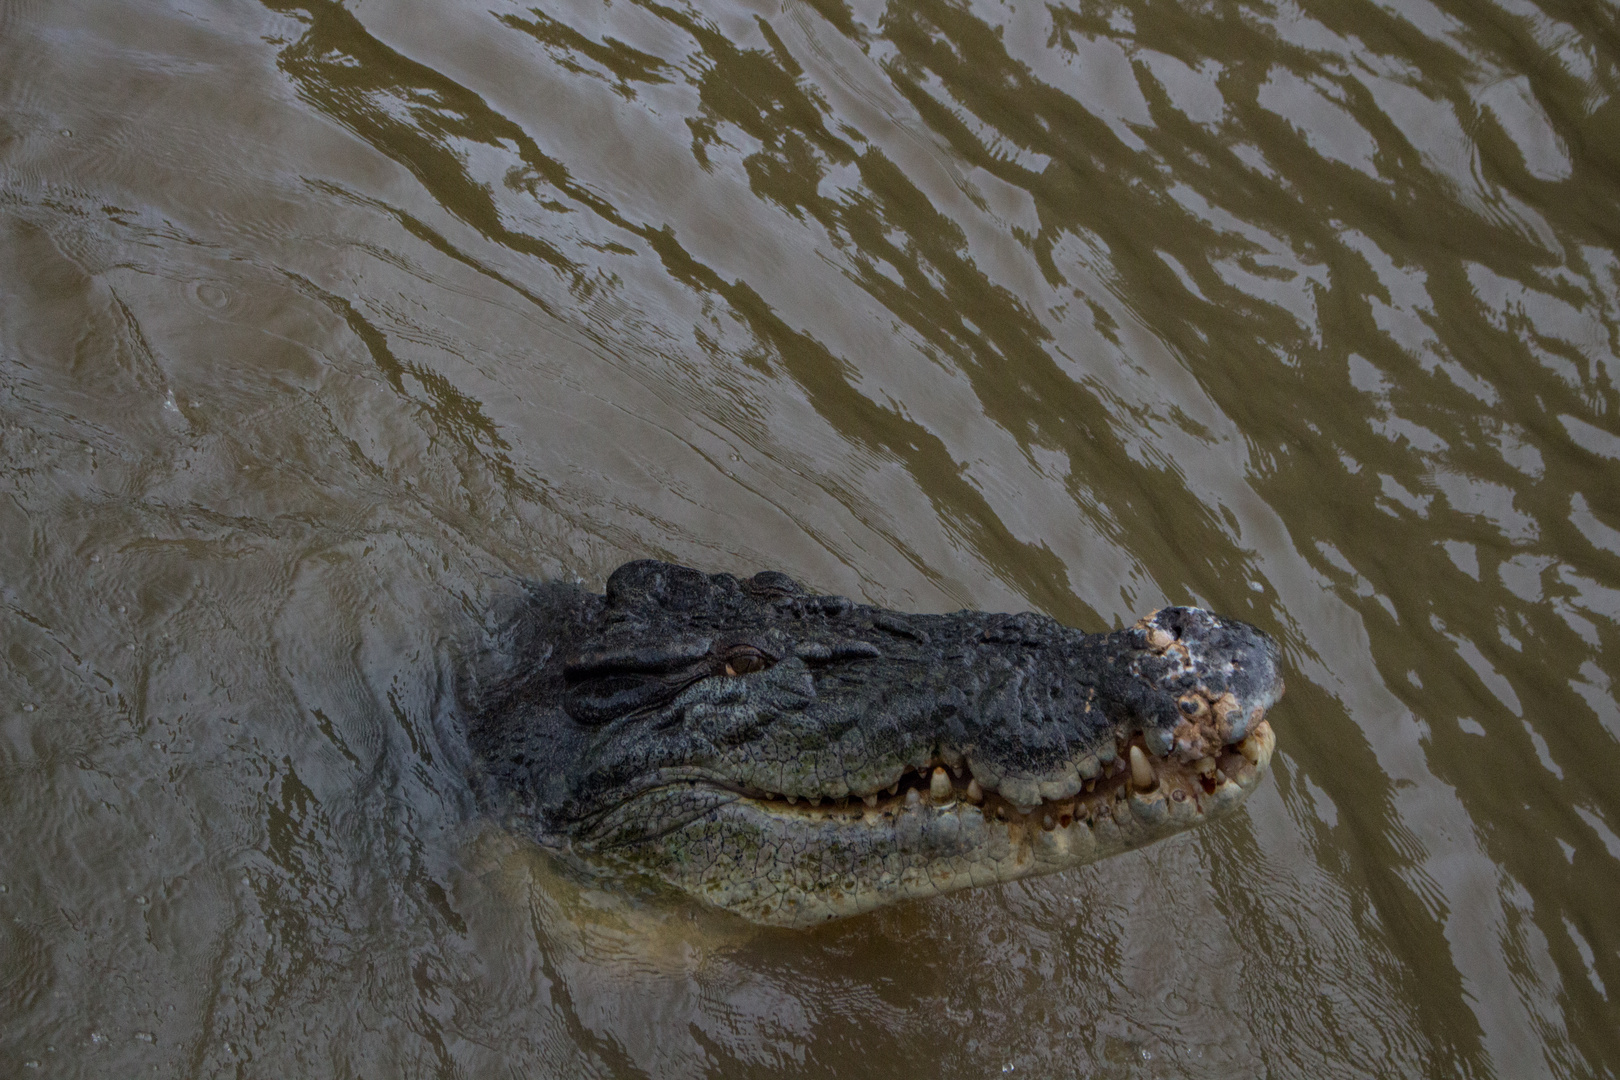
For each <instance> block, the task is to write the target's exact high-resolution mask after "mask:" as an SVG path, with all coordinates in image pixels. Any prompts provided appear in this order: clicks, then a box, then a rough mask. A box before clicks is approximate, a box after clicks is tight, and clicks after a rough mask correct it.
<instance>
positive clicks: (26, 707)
mask: <svg viewBox="0 0 1620 1080" xmlns="http://www.w3.org/2000/svg"><path fill="white" fill-rule="evenodd" d="M33 711H34V703H33V702H32V701H30V702H26V703H25V704H24V705H23V712H33Z"/></svg>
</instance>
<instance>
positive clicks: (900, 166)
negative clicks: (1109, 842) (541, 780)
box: [0, 0, 1620, 1076]
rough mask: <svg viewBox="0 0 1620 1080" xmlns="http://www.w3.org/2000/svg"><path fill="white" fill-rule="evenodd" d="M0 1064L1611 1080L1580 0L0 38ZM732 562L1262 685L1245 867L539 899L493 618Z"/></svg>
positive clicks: (1595, 83) (1605, 276)
mask: <svg viewBox="0 0 1620 1080" xmlns="http://www.w3.org/2000/svg"><path fill="white" fill-rule="evenodd" d="M0 50H3V52H0V86H3V88H4V89H3V91H0V93H3V95H4V101H5V102H6V108H5V109H4V110H0V176H3V177H4V187H3V188H0V230H3V235H4V240H3V242H0V357H3V360H0V460H3V461H4V468H3V470H0V483H3V484H4V487H5V491H6V498H5V499H3V500H0V611H3V614H0V621H3V625H4V627H5V629H4V642H5V645H6V652H5V659H4V666H3V669H0V670H3V672H4V674H3V679H4V691H3V696H4V700H5V702H6V705H5V708H4V710H3V711H0V776H3V777H4V781H3V783H0V800H3V805H4V807H5V813H6V815H7V817H6V819H5V820H6V821H7V823H8V825H9V826H10V827H9V828H8V829H7V830H5V839H4V840H0V851H3V852H4V854H3V856H0V884H3V885H4V886H5V887H6V892H5V893H3V894H0V911H3V912H4V914H5V915H7V916H8V918H6V919H0V926H3V927H5V929H4V930H3V931H0V958H3V963H0V1008H3V1009H4V1010H5V1012H6V1014H7V1015H8V1016H12V1017H17V1018H20V1019H18V1020H16V1021H14V1022H13V1023H12V1024H9V1025H7V1030H5V1031H4V1032H3V1033H0V1063H3V1064H4V1066H5V1068H6V1070H7V1071H8V1072H18V1071H20V1070H21V1069H22V1068H23V1067H24V1066H26V1065H28V1064H29V1063H34V1064H35V1065H36V1066H37V1067H38V1068H39V1069H40V1070H41V1071H42V1074H43V1073H44V1072H48V1071H54V1072H57V1073H69V1074H83V1075H106V1074H108V1073H109V1072H116V1071H123V1072H133V1071H136V1070H151V1069H155V1070H156V1071H157V1072H159V1073H162V1074H173V1075H210V1076H211V1075H216V1074H219V1073H229V1072H236V1073H239V1074H241V1075H259V1074H261V1073H262V1074H269V1073H275V1072H297V1073H305V1072H310V1071H316V1072H322V1071H330V1072H333V1073H342V1072H357V1073H358V1072H366V1073H372V1072H378V1071H381V1072H384V1073H397V1074H401V1075H430V1074H431V1075H439V1074H449V1073H454V1072H457V1071H460V1072H463V1073H465V1074H467V1075H492V1074H502V1073H506V1072H511V1071H513V1070H515V1071H518V1072H536V1073H570V1074H571V1073H574V1072H583V1071H589V1072H592V1073H596V1074H602V1075H641V1074H645V1075H656V1076H663V1075H688V1074H697V1073H708V1072H715V1071H720V1072H724V1073H726V1075H738V1074H743V1075H746V1074H751V1073H760V1074H764V1073H767V1072H769V1073H770V1074H772V1075H780V1074H782V1073H784V1072H790V1073H791V1072H797V1073H803V1074H807V1075H824V1074H826V1073H827V1072H829V1071H831V1070H835V1069H836V1070H839V1071H847V1072H852V1073H856V1074H864V1073H866V1072H872V1071H877V1070H879V1069H881V1070H883V1071H897V1070H898V1071H904V1072H907V1073H910V1072H915V1071H922V1070H925V1069H926V1070H930V1071H932V1072H934V1073H938V1074H940V1075H979V1074H983V1073H987V1072H990V1073H994V1072H999V1071H1002V1070H1004V1069H1008V1068H1011V1069H1012V1070H1013V1071H1015V1072H1027V1073H1033V1074H1036V1075H1043V1076H1044V1075H1067V1074H1069V1073H1073V1074H1076V1075H1119V1076H1124V1075H1200V1076H1203V1075H1210V1076H1252V1075H1256V1074H1258V1073H1260V1072H1272V1073H1278V1074H1287V1075H1293V1074H1299V1075H1316V1074H1324V1073H1329V1072H1332V1073H1334V1074H1338V1073H1349V1074H1355V1075H1363V1074H1366V1075H1401V1076H1407V1075H1459V1074H1464V1075H1481V1076H1483V1075H1501V1076H1530V1075H1545V1074H1553V1075H1572V1076H1574V1075H1604V1074H1608V1073H1612V1072H1613V1071H1615V1069H1616V1068H1617V1067H1620V1039H1617V1037H1616V1034H1615V1032H1616V1031H1620V1010H1617V1006H1616V1004H1615V1001H1614V999H1613V997H1612V994H1613V992H1614V988H1615V987H1620V924H1617V923H1616V922H1615V920H1614V918H1613V917H1612V915H1611V913H1610V912H1611V909H1612V907H1613V902H1612V898H1613V896H1614V895H1615V893H1616V890H1617V888H1620V839H1617V835H1620V804H1617V802H1616V800H1615V798H1614V796H1613V793H1612V787H1613V785H1612V784H1611V783H1609V782H1608V780H1609V778H1610V777H1611V776H1613V775H1615V774H1616V771H1617V769H1620V746H1617V741H1620V704H1617V700H1620V699H1617V695H1616V692H1615V688H1614V685H1613V679H1612V671H1613V669H1614V663H1613V660H1612V655H1613V653H1614V651H1615V649H1616V647H1617V642H1616V624H1617V622H1620V562H1617V560H1620V501H1617V499H1616V494H1615V493H1616V492H1617V491H1620V485H1617V484H1616V483H1615V479H1616V476H1617V475H1620V474H1617V472H1616V468H1617V463H1620V433H1617V432H1620V428H1617V426H1616V421H1615V415H1616V412H1615V410H1616V406H1617V405H1620V395H1617V392H1616V377H1617V367H1620V362H1617V357H1620V329H1617V328H1620V255H1617V254H1616V250H1617V236H1616V229H1615V226H1614V222H1616V221H1617V220H1620V216H1617V209H1620V207H1617V200H1616V187H1617V181H1616V178H1617V177H1620V141H1617V139H1616V137H1615V132H1616V120H1617V118H1620V112H1617V110H1620V104H1617V98H1616V96H1615V95H1616V91H1617V89H1620V86H1617V82H1620V80H1617V71H1620V68H1617V62H1620V55H1617V53H1616V48H1615V36H1614V27H1613V20H1612V18H1611V17H1610V15H1609V13H1608V12H1606V11H1605V10H1604V9H1603V8H1602V7H1601V6H1600V5H1588V6H1581V5H1570V4H1551V3H1549V4H1544V5H1539V6H1538V5H1533V4H1530V3H1528V2H1526V3H1503V4H1500V5H1490V6H1486V7H1479V6H1465V5H1457V4H1448V3H1426V2H1421V0H1402V2H1399V3H1359V4H1317V3H1307V4H1294V3H1283V4H1273V5H1231V6H1215V7H1209V8H1203V9H1194V10H1189V9H1187V8H1186V7H1184V6H1173V5H1164V4H1156V3H1149V2H1142V3H1111V4H1106V5H1104V4H1091V3H1082V4H1069V5H1055V6H1054V5H1046V6H1033V5H1002V4H989V3H984V4H944V3H901V2H898V0H897V2H892V3H888V4H883V5H871V4H844V3H842V2H840V0H817V2H807V0H788V2H787V3H785V4H782V5H780V6H776V5H769V4H761V5H749V4H737V5H733V6H731V7H714V6H713V5H709V6H705V7H702V8H698V7H690V6H679V5H675V6H667V5H664V4H659V3H654V2H650V0H643V2H640V3H615V4H603V3H598V2H595V0H581V2H578V3H571V4H568V5H564V6H551V7H546V8H534V7H531V6H527V5H524V4H518V3H506V4H498V5H497V6H496V7H495V8H493V9H489V8H479V7H469V6H466V5H441V6H439V7H437V8H424V7H422V6H421V5H408V4H399V3H392V2H387V3H376V2H368V3H366V4H364V5H347V6H345V5H341V4H338V3H334V2H323V0H263V2H262V3H261V4H260V5H258V6H249V5H246V4H240V5H235V6H219V5H212V6H207V7H197V6H195V5H190V4H188V3H185V2H182V0H169V2H160V0H150V2H146V3H142V4H137V5H134V6H131V5H128V4H123V5H118V6H117V7H116V9H115V8H114V7H113V6H112V5H97V4H96V3H94V2H92V0H84V2H82V3H75V4H71V5H51V6H49V7H45V6H27V7H13V8H7V9H6V10H5V11H4V12H0ZM649 554H650V555H658V556H664V557H670V558H675V559H679V560H682V561H686V562H690V563H693V564H695V565H700V566H703V567H706V568H710V569H731V570H737V571H744V572H746V571H751V570H754V569H759V568H762V567H766V566H770V567H777V568H781V569H784V570H788V571H790V572H792V573H794V574H795V575H797V576H799V577H801V578H803V579H805V580H807V581H810V582H814V583H816V584H817V585H819V586H821V587H823V588H826V589H828V590H831V591H842V592H846V593H850V594H853V595H857V596H861V597H863V598H865V599H869V600H872V601H874V602H879V603H886V604H891V605H896V606H905V607H920V608H929V609H936V610H939V609H946V608H950V607H954V606H960V605H972V606H980V607H989V608H1001V609H1021V608H1026V607H1033V608H1037V609H1040V610H1044V611H1048V612H1050V613H1052V614H1053V615H1056V616H1057V617H1059V618H1062V619H1064V620H1066V621H1070V622H1074V623H1078V624H1081V625H1086V626H1090V627H1096V626H1102V625H1109V624H1118V623H1120V622H1122V621H1129V620H1131V619H1134V618H1135V616H1136V615H1137V614H1139V613H1141V612H1143V611H1145V610H1148V609H1150V608H1152V607H1155V606H1157V605H1159V604H1161V603H1163V602H1165V601H1176V602H1196V603H1202V604H1207V605H1209V606H1212V607H1215V608H1217V609H1220V610H1223V611H1227V612H1230V613H1232V614H1236V615H1240V616H1242V617H1245V618H1248V619H1251V620H1253V621H1255V622H1257V623H1259V624H1260V625H1262V626H1264V627H1266V628H1267V629H1268V630H1271V631H1272V632H1274V633H1276V634H1277V635H1278V636H1279V637H1280V638H1281V639H1282V640H1283V641H1284V642H1285V645H1286V648H1287V650H1288V661H1289V664H1290V666H1291V667H1292V668H1293V669H1294V672H1295V674H1294V675H1292V676H1291V677H1290V695H1289V698H1288V700H1287V701H1286V702H1285V703H1284V705H1283V706H1282V709H1281V711H1280V712H1279V714H1278V716H1277V722H1278V727H1279V733H1280V736H1281V742H1280V750H1281V757H1280V760H1279V761H1278V764H1277V768H1276V783H1275V784H1274V785H1272V786H1269V787H1267V788H1266V789H1265V790H1264V791H1263V792H1262V793H1261V794H1260V795H1259V796H1257V797H1256V798H1255V799H1254V800H1252V802H1251V804H1250V809H1249V811H1248V813H1247V816H1246V817H1245V818H1244V819H1243V820H1241V821H1239V822H1237V823H1235V824H1232V825H1230V826H1229V827H1224V828H1221V829H1218V830H1211V831H1210V832H1208V833H1207V834H1204V835H1196V836H1188V837H1185V838H1183V839H1181V840H1178V841H1174V842H1170V843H1166V844H1162V845H1160V846H1159V847H1157V848H1154V849H1151V850H1149V851H1147V852H1144V853H1140V854H1137V855H1133V856H1129V857H1126V858H1122V859H1119V860H1115V861H1114V862H1113V863H1110V864H1105V865H1102V866H1099V867H1096V868H1095V869H1093V870H1091V871H1089V872H1085V873H1079V874H1071V875H1064V876H1061V877H1059V878H1057V879H1041V880H1037V881H1034V882H1029V883H1025V884H1019V885H1014V886H1010V887H1007V888H1004V889H999V890H993V891H986V892H978V893H967V894H959V895H957V896H955V897H951V898H947V899H946V900H944V901H941V902H938V903H933V904H927V905H914V906H908V907H902V908H898V909H894V910H892V911H886V912H879V913H875V914H873V915H872V916H869V917H863V918H860V919H856V920H852V921H850V922H847V923H844V924H839V925H835V926H831V927H827V928H824V929H823V930H820V931H817V932H815V933H812V934H808V935H793V934H782V933H758V932H746V931H744V930H742V929H741V928H738V927H736V926H735V925H732V924H730V923H728V922H726V921H725V920H718V921H717V919H716V917H714V916H709V915H706V914H704V913H701V912H694V911H690V910H686V909H682V908H679V907H675V908H671V907H669V906H668V905H666V904H663V903H662V902H658V901H652V900H647V899H645V898H634V897H632V898H628V899H626V898H623V897H615V896H612V895H609V894H602V893H599V892H593V891H592V890H591V889H590V888H589V887H588V886H582V885H581V884H580V883H577V882H569V881H566V880H559V879H557V877H556V876H555V871H554V869H552V868H548V867H546V866H545V865H544V864H543V863H539V862H537V861H536V856H535V855H534V853H533V852H527V851H524V850H522V849H518V848H512V847H511V846H510V845H504V846H503V842H502V841H501V840H500V838H499V834H498V833H497V832H494V831H493V830H491V829H490V828H489V827H488V825H487V823H479V822H477V821H476V820H475V819H472V815H471V812H470V807H469V804H468V800H467V797H466V792H465V789H464V786H463V785H462V783H461V780H460V771H459V770H460V766H461V761H460V758H459V750H458V745H457V741H456V739H455V737H454V727H455V718H454V716H453V715H452V712H451V709H450V706H449V703H448V697H447V694H446V689H445V688H446V684H447V679H448V672H449V671H450V670H451V669H452V667H453V665H454V663H455V652H456V648H457V644H458V642H460V641H462V640H465V638H466V632H467V628H468V627H469V626H470V625H471V623H472V622H473V621H474V620H476V619H478V618H479V617H481V614H482V612H483V611H484V610H485V608H486V607H487V605H488V603H489V601H490V598H491V597H492V596H494V595H496V594H497V593H498V592H499V591H500V590H501V588H503V587H504V585H505V583H506V582H507V581H508V580H510V578H511V577H513V576H545V575H564V576H576V575H577V576H581V577H584V578H585V579H587V580H589V581H591V582H593V583H600V581H601V580H602V578H603V576H604V575H605V573H606V571H607V570H609V569H611V568H612V566H614V565H616V563H617V562H618V561H620V560H621V559H624V558H628V557H633V556H639V555H649Z"/></svg>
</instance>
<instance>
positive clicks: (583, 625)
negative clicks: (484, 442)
mask: <svg viewBox="0 0 1620 1080" xmlns="http://www.w3.org/2000/svg"><path fill="white" fill-rule="evenodd" d="M1282 686H1283V684H1282V680H1281V678H1280V676H1279V674H1278V652H1277V646H1276V644H1275V642H1273V641H1272V640H1271V638H1269V637H1267V636H1266V635H1265V634H1264V633H1262V632H1261V631H1259V630H1257V629H1255V628H1254V627H1252V626H1249V625H1247V624H1245V623H1241V622H1236V621H1233V620H1228V619H1223V618H1220V617H1219V616H1216V615H1212V614H1210V613H1209V612H1205V611H1202V610H1199V609H1197V608H1164V609H1162V610H1160V611H1158V612H1155V613H1154V614H1152V615H1150V616H1148V617H1146V618H1144V619H1143V620H1141V621H1140V622H1138V623H1137V624H1136V625H1135V626H1133V627H1131V628H1129V629H1127V630H1121V631H1117V632H1115V633H1110V634H1087V633H1083V632H1081V631H1079V630H1074V629H1071V628H1068V627H1065V626H1062V625H1060V624H1059V623H1057V622H1056V621H1054V620H1052V619H1050V618H1047V617H1046V616H1042V615H1034V614H1028V613H1025V614H1021V615H997V614H987V613H983V612H975V611H962V612H957V613H955V614H951V615H912V614H904V613H900V612H895V611H887V610H884V609H881V608H874V607H869V606H866V605H861V604H855V603H852V602H851V601H849V600H847V599H845V598H843V597H838V596H816V595H812V594H810V593H808V592H807V591H805V590H804V589H803V588H802V587H801V586H800V585H799V584H798V583H796V582H794V581H793V580H792V579H791V578H788V577H787V576H785V575H783V574H779V573H774V572H765V573H761V574H756V575H754V576H753V577H752V578H747V579H738V578H735V577H733V576H731V575H729V574H715V575H709V574H704V573H701V572H699V571H696V570H691V569H688V568H686V567H681V566H675V565H672V564H669V563H660V562H652V561H641V562H632V563H626V564H625V565H624V566H621V567H620V568H619V569H618V570H617V571H615V572H614V573H613V575H612V577H610V578H609V579H608V583H607V595H606V596H605V597H604V596H597V595H595V594H593V593H590V592H588V591H586V590H584V589H582V588H579V587H577V586H573V585H565V584H549V585H537V586H534V587H532V588H531V589H530V590H529V591H528V592H527V594H526V595H525V596H524V597H523V598H522V599H521V600H520V601H519V602H518V603H516V604H515V605H514V606H513V608H512V610H511V611H510V612H509V613H508V614H507V615H506V616H505V617H504V618H503V619H502V620H501V621H500V624H499V626H498V627H497V628H496V629H495V630H494V631H492V633H491V635H490V637H489V640H488V641H487V642H486V643H485V647H484V649H483V651H482V652H481V654H480V655H479V657H478V658H477V660H476V661H475V662H474V663H473V664H472V665H470V666H469V668H468V671H467V673H466V676H465V678H464V680H463V684H462V686H461V694H460V696H461V700H462V705H463V709H464V712H465V716H466V718H467V729H468V735H469V740H470V744H471V748H472V750H473V754H474V758H475V762H476V764H475V775H476V781H477V786H478V789H479V793H480V798H481V800H482V802H483V803H484V805H485V807H486V808H487V809H490V810H491V811H493V812H495V813H497V814H498V815H499V816H501V817H502V818H503V819H504V820H505V821H506V822H507V824H508V826H509V827H512V828H515V829H517V830H518V831H521V832H524V833H527V834H528V835H530V836H532V837H533V838H534V839H535V840H537V841H538V842H539V843H541V844H543V845H545V846H547V847H549V848H551V849H553V850H555V851H558V852H560V853H562V854H564V855H565V856H566V857H568V858H570V859H572V860H574V861H576V862H579V863H581V864H582V865H584V866H587V867H589V868H592V869H595V870H600V871H606V872H611V873H637V874H648V875H652V876H654V877H657V878H660V879H662V880H664V881H666V882H668V883H670V884H672V885H674V886H676V887H678V888H680V889H683V890H685V891H687V892H689V893H691V894H693V895H694V896H697V897H698V898H700V899H702V900H705V901H707V902H709V903H712V904H715V905H717V906H720V907H723V908H727V909H729V910H732V911H736V912H737V913H739V914H741V915H743V916H745V917H747V918H750V919H752V920H754V921H757V922H763V923H771V924H776V925H789V926H802V925H809V924H812V923H815V922H820V921H823V920H825V919H828V918H835V917H838V916H841V915H848V914H854V913H856V912H859V911H864V910H868V909H870V908H872V907H876V906H878V905H880V904H884V903H889V902H892V901H896V900H900V899H905V898H907V897H916V896H929V895H936V894H939V893H943V892H949V891H952V890H954V889H958V888H963V887H966V886H969V885H974V884H989V883H993V882H997V881H1007V880H1012V879H1013V878H1017V877H1022V876H1026V875H1028V874H1035V873H1045V872H1050V871H1053V870H1059V869H1063V868H1065V867H1068V866H1074V865H1080V864H1082V863H1086V862H1091V861H1094V860H1095V859H1098V858H1102V857H1105V856H1107V855H1111V854H1115V853H1117V852H1119V851H1124V850H1129V849H1130V848H1134V847H1139V846H1141V845H1143V844H1146V843H1151V842H1153V841H1154V840H1158V839H1161V838H1162V837H1164V836H1168V835H1171V834H1173V833H1175V832H1179V831H1182V830H1184V829H1186V828H1190V827H1192V826H1194V825H1197V824H1200V823H1202V822H1204V821H1206V820H1210V819H1213V818H1215V817H1219V816H1222V815H1224V814H1227V813H1229V812H1231V811H1232V810H1233V809H1234V808H1235V807H1236V806H1237V805H1238V804H1239V803H1240V802H1241V801H1242V799H1243V798H1244V797H1245V796H1246V795H1247V794H1248V792H1249V791H1252V790H1253V789H1254V787H1255V786H1257V785H1258V783H1259V781H1260V779H1261V777H1262V776H1263V774H1264V772H1265V769H1266V767H1267V765H1268V763H1269V761H1270V757H1271V752H1272V747H1273V745H1274V739H1273V736H1272V734H1271V731H1270V725H1269V724H1267V723H1266V722H1265V720H1264V716H1265V711H1266V710H1267V709H1269V708H1270V707H1271V706H1272V705H1273V704H1274V703H1275V702H1276V701H1277V699H1278V698H1279V697H1280V696H1281V695H1282Z"/></svg>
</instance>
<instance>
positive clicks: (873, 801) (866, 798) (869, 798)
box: [861, 791, 877, 806]
mask: <svg viewBox="0 0 1620 1080" xmlns="http://www.w3.org/2000/svg"><path fill="white" fill-rule="evenodd" d="M861 802H863V803H865V804H866V805H867V806H876V805H877V792H875V791H874V792H872V794H870V795H862V796H861Z"/></svg>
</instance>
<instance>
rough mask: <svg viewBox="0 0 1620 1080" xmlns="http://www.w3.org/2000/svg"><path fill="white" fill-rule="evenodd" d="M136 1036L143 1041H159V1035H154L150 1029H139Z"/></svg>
mask: <svg viewBox="0 0 1620 1080" xmlns="http://www.w3.org/2000/svg"><path fill="white" fill-rule="evenodd" d="M135 1037H136V1038H137V1039H139V1040H141V1042H143V1043H155V1042H157V1036H156V1035H154V1034H153V1033H152V1032H150V1031H137V1032H136V1033H135Z"/></svg>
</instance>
